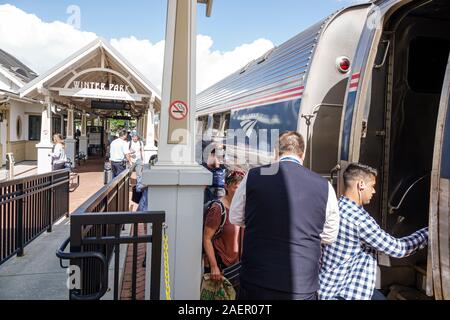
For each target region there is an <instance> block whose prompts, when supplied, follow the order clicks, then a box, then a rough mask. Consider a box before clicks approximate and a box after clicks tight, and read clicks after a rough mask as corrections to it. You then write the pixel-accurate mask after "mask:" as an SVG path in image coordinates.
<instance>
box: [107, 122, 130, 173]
mask: <svg viewBox="0 0 450 320" xmlns="http://www.w3.org/2000/svg"><path fill="white" fill-rule="evenodd" d="M127 138H128V132H127V131H126V130H122V131H120V132H119V138H117V139H116V140H114V141H113V142H112V143H111V146H110V151H109V153H110V156H109V160H110V161H111V166H112V171H113V178H115V177H117V176H118V175H120V174H121V173H122V172H123V171H124V170H125V169H126V168H127V165H126V163H127V161H128V162H129V163H130V164H131V155H130V148H129V146H128V142H127Z"/></svg>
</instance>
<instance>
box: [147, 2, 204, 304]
mask: <svg viewBox="0 0 450 320" xmlns="http://www.w3.org/2000/svg"><path fill="white" fill-rule="evenodd" d="M196 15H197V0H168V12H167V29H166V50H165V57H164V73H163V86H162V101H161V130H160V140H159V145H158V147H159V148H158V163H157V165H156V166H153V167H151V168H150V169H148V168H147V169H146V170H145V171H144V174H143V182H144V184H146V185H148V186H149V192H148V194H149V197H148V203H149V209H150V210H151V211H165V212H166V224H167V227H168V228H167V234H168V236H169V252H168V254H169V265H170V277H171V298H172V299H175V300H198V299H199V298H200V284H201V275H202V272H201V265H202V263H201V262H202V261H201V260H202V236H203V194H204V189H205V186H206V185H210V184H211V182H212V175H211V173H210V172H209V171H208V170H206V169H204V168H203V167H202V166H200V165H198V164H197V163H196V162H195V130H194V129H195V108H196V102H195V98H196V36H197V35H196V33H197V32H196V18H197V16H196ZM150 120H152V121H153V120H154V119H149V122H150ZM150 256H151V254H150V251H148V252H147V259H148V261H147V265H148V266H150V265H151V261H150ZM162 260H164V259H162ZM147 270H149V269H147ZM162 270H164V262H163V264H162ZM147 276H148V277H149V276H150V274H149V273H148V274H147ZM148 286H149V282H148V281H147V288H146V298H147V299H148V298H149V287H148ZM164 288H165V287H164V272H162V277H161V299H165V292H166V291H165V289H164Z"/></svg>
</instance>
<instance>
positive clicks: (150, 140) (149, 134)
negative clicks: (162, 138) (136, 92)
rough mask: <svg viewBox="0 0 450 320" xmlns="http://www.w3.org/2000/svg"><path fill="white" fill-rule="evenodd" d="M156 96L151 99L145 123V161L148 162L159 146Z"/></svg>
mask: <svg viewBox="0 0 450 320" xmlns="http://www.w3.org/2000/svg"><path fill="white" fill-rule="evenodd" d="M154 104H155V97H154V96H153V97H152V98H151V99H150V103H149V107H148V111H147V112H146V113H145V115H144V125H145V130H144V131H145V132H144V134H145V135H144V136H143V137H144V138H145V148H144V158H145V159H144V161H145V163H148V162H149V161H150V158H151V157H152V156H153V155H155V154H157V153H158V148H156V146H155V117H154V114H155V109H154Z"/></svg>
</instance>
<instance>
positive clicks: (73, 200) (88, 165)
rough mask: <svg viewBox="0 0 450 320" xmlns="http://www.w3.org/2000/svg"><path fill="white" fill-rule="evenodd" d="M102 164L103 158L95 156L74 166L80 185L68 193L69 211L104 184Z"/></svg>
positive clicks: (73, 209) (72, 210)
mask: <svg viewBox="0 0 450 320" xmlns="http://www.w3.org/2000/svg"><path fill="white" fill-rule="evenodd" d="M103 166H104V161H103V159H99V158H97V159H89V160H88V161H86V162H85V163H84V164H82V165H81V166H77V167H76V168H75V170H74V172H76V173H78V174H79V175H80V186H79V187H78V188H77V189H76V190H75V191H74V192H72V193H70V207H69V211H70V212H71V213H72V212H74V211H75V210H76V209H77V208H78V207H79V206H80V205H81V204H83V203H84V202H85V201H86V200H87V199H89V197H90V196H92V195H93V194H94V193H96V192H97V191H98V190H100V188H102V187H103V186H104V184H103Z"/></svg>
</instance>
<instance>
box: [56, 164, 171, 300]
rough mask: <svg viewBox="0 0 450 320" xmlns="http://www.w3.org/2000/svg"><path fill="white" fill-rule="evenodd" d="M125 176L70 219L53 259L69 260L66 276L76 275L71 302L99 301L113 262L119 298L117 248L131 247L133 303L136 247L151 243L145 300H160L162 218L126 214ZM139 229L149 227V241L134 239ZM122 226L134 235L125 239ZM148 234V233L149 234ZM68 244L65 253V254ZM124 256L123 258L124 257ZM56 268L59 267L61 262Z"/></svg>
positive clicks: (115, 291) (157, 214)
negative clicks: (66, 234)
mask: <svg viewBox="0 0 450 320" xmlns="http://www.w3.org/2000/svg"><path fill="white" fill-rule="evenodd" d="M129 179H130V176H129V172H128V171H126V172H123V173H122V174H121V175H120V176H118V177H117V178H116V179H114V180H113V181H112V182H111V183H110V184H108V185H107V186H105V187H104V188H102V189H101V190H100V191H98V192H97V193H96V194H95V195H94V196H92V197H91V198H90V199H89V200H88V201H86V202H85V203H84V204H83V205H82V206H81V207H80V208H78V209H77V211H76V212H74V213H73V214H72V215H71V230H70V238H69V239H67V240H66V241H65V242H64V243H63V244H62V246H61V248H60V249H59V250H58V252H57V253H56V255H57V256H58V257H59V258H60V259H62V260H70V265H71V267H72V269H71V270H75V272H76V270H79V272H80V273H79V277H80V278H79V279H75V283H77V284H78V285H79V287H78V288H74V289H71V290H70V299H71V300H98V299H101V298H102V297H104V295H105V294H106V292H107V291H108V288H109V286H110V283H109V264H110V262H111V261H112V258H113V257H114V280H113V299H114V300H118V299H119V298H120V284H119V281H120V279H119V271H120V261H119V260H120V251H121V250H120V245H121V244H131V245H133V262H132V298H134V299H135V298H136V282H137V246H138V244H140V243H152V255H151V261H152V263H151V278H150V288H151V290H150V298H151V299H155V300H158V299H159V295H160V277H161V250H162V226H163V223H164V219H165V214H164V213H163V212H153V213H152V212H145V213H143V212H139V213H135V212H134V213H133V212H127V211H128V206H129V191H130V190H129ZM140 223H144V224H151V225H152V226H151V233H152V234H151V235H144V236H139V235H138V225H139V224H140ZM126 225H133V235H124V234H122V230H123V229H124V227H125V226H126ZM149 231H150V228H148V232H149ZM69 244H70V253H65V252H64V251H65V250H66V247H67V246H68V245H69ZM123 253H124V254H126V253H127V251H126V250H125V252H123ZM61 266H62V267H63V268H67V267H64V266H63V264H62V262H61Z"/></svg>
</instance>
